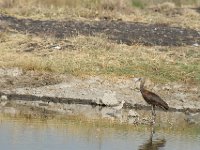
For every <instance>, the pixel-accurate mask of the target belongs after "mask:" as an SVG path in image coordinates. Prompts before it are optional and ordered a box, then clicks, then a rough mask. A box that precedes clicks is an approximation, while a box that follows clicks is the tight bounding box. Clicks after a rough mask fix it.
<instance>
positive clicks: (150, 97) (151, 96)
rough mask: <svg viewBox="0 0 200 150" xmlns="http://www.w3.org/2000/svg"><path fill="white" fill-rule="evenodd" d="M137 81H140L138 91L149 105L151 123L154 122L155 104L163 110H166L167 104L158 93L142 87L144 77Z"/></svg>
mask: <svg viewBox="0 0 200 150" xmlns="http://www.w3.org/2000/svg"><path fill="white" fill-rule="evenodd" d="M137 81H140V92H141V93H142V96H143V98H144V100H145V101H146V102H147V103H148V104H150V105H151V108H152V116H153V122H152V123H155V117H156V113H155V106H158V107H160V108H162V109H163V110H168V109H169V106H168V104H167V103H166V102H165V101H164V100H162V98H160V97H159V96H158V95H156V94H155V93H153V92H151V91H148V90H146V89H145V88H144V83H145V79H144V78H139V79H138V80H137Z"/></svg>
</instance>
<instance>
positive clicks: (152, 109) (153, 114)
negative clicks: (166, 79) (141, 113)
mask: <svg viewBox="0 0 200 150" xmlns="http://www.w3.org/2000/svg"><path fill="white" fill-rule="evenodd" d="M151 111H152V119H153V120H152V124H155V120H156V112H155V106H154V105H152V106H151Z"/></svg>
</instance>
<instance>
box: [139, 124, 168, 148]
mask: <svg viewBox="0 0 200 150" xmlns="http://www.w3.org/2000/svg"><path fill="white" fill-rule="evenodd" d="M154 134H155V128H154V125H152V126H151V134H150V137H149V139H148V140H147V141H146V142H145V143H144V144H142V145H140V146H139V149H138V150H159V149H162V148H163V147H165V144H166V140H165V139H164V138H162V139H159V138H157V139H153V135H154Z"/></svg>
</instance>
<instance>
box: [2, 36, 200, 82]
mask: <svg viewBox="0 0 200 150" xmlns="http://www.w3.org/2000/svg"><path fill="white" fill-rule="evenodd" d="M2 40H3V42H1V47H0V55H1V61H0V66H1V67H21V68H23V69H25V70H40V71H49V72H58V73H69V74H73V75H76V76H87V75H101V76H122V77H132V76H146V77H148V78H150V79H152V80H154V81H159V82H169V81H171V82H173V81H178V82H186V83H195V82H196V83H197V84H199V83H200V61H199V58H200V51H199V47H192V46H184V47H162V46H154V47H147V46H142V45H133V46H127V45H125V44H116V43H111V42H110V41H108V40H107V39H106V37H104V36H103V35H99V36H98V37H85V36H78V37H74V38H68V39H65V40H67V43H68V45H63V44H66V41H65V40H59V39H55V38H51V37H49V38H44V37H43V38H42V37H37V36H33V35H24V34H5V35H4V36H3V38H2ZM31 45H36V48H35V49H34V50H33V51H31V52H29V51H27V48H30V47H31ZM57 45H59V46H60V47H61V48H62V47H63V49H56V46H57Z"/></svg>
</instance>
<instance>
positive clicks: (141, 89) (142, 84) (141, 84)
mask: <svg viewBox="0 0 200 150" xmlns="http://www.w3.org/2000/svg"><path fill="white" fill-rule="evenodd" d="M140 91H141V92H142V91H144V81H142V82H141V83H140Z"/></svg>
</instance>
